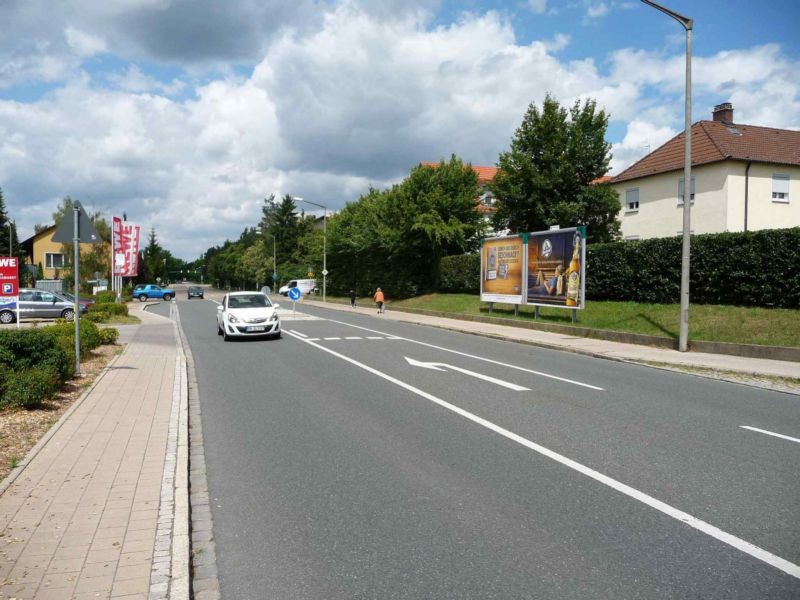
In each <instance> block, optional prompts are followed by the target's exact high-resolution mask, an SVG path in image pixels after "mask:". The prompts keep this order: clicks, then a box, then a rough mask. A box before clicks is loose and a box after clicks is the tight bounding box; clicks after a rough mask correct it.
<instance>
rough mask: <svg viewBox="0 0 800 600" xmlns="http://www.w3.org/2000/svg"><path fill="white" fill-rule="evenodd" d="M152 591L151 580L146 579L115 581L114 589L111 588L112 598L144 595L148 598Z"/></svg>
mask: <svg viewBox="0 0 800 600" xmlns="http://www.w3.org/2000/svg"><path fill="white" fill-rule="evenodd" d="M149 590H150V578H149V577H148V578H146V579H141V578H139V579H125V580H124V581H119V580H115V581H114V587H113V588H111V597H112V598H116V597H118V596H128V595H134V594H143V595H144V596H147V594H148V591H149Z"/></svg>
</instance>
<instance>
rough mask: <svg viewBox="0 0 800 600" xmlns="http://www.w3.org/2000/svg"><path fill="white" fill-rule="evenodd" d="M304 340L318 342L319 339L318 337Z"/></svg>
mask: <svg viewBox="0 0 800 600" xmlns="http://www.w3.org/2000/svg"><path fill="white" fill-rule="evenodd" d="M306 340H307V341H309V342H318V341H319V340H320V338H306ZM306 340H304V341H306Z"/></svg>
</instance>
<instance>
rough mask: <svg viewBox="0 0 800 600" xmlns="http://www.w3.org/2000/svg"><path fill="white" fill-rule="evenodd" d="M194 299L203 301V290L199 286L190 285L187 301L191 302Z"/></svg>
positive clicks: (187, 291)
mask: <svg viewBox="0 0 800 600" xmlns="http://www.w3.org/2000/svg"><path fill="white" fill-rule="evenodd" d="M192 298H200V300H202V299H203V288H201V287H200V286H199V285H190V286H189V289H188V290H186V299H187V300H191V299H192Z"/></svg>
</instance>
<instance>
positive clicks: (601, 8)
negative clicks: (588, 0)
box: [586, 2, 608, 19]
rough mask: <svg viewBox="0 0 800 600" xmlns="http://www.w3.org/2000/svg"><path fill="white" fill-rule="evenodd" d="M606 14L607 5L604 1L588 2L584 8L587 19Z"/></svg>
mask: <svg viewBox="0 0 800 600" xmlns="http://www.w3.org/2000/svg"><path fill="white" fill-rule="evenodd" d="M607 14H608V5H607V4H606V3H605V2H598V3H596V4H590V5H589V6H588V8H587V9H586V17H587V18H589V19H597V18H599V17H604V16H605V15H607Z"/></svg>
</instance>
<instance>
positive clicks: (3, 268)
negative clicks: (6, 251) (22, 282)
mask: <svg viewBox="0 0 800 600" xmlns="http://www.w3.org/2000/svg"><path fill="white" fill-rule="evenodd" d="M18 294H19V259H18V258H17V257H16V256H0V296H16V295H18Z"/></svg>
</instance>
